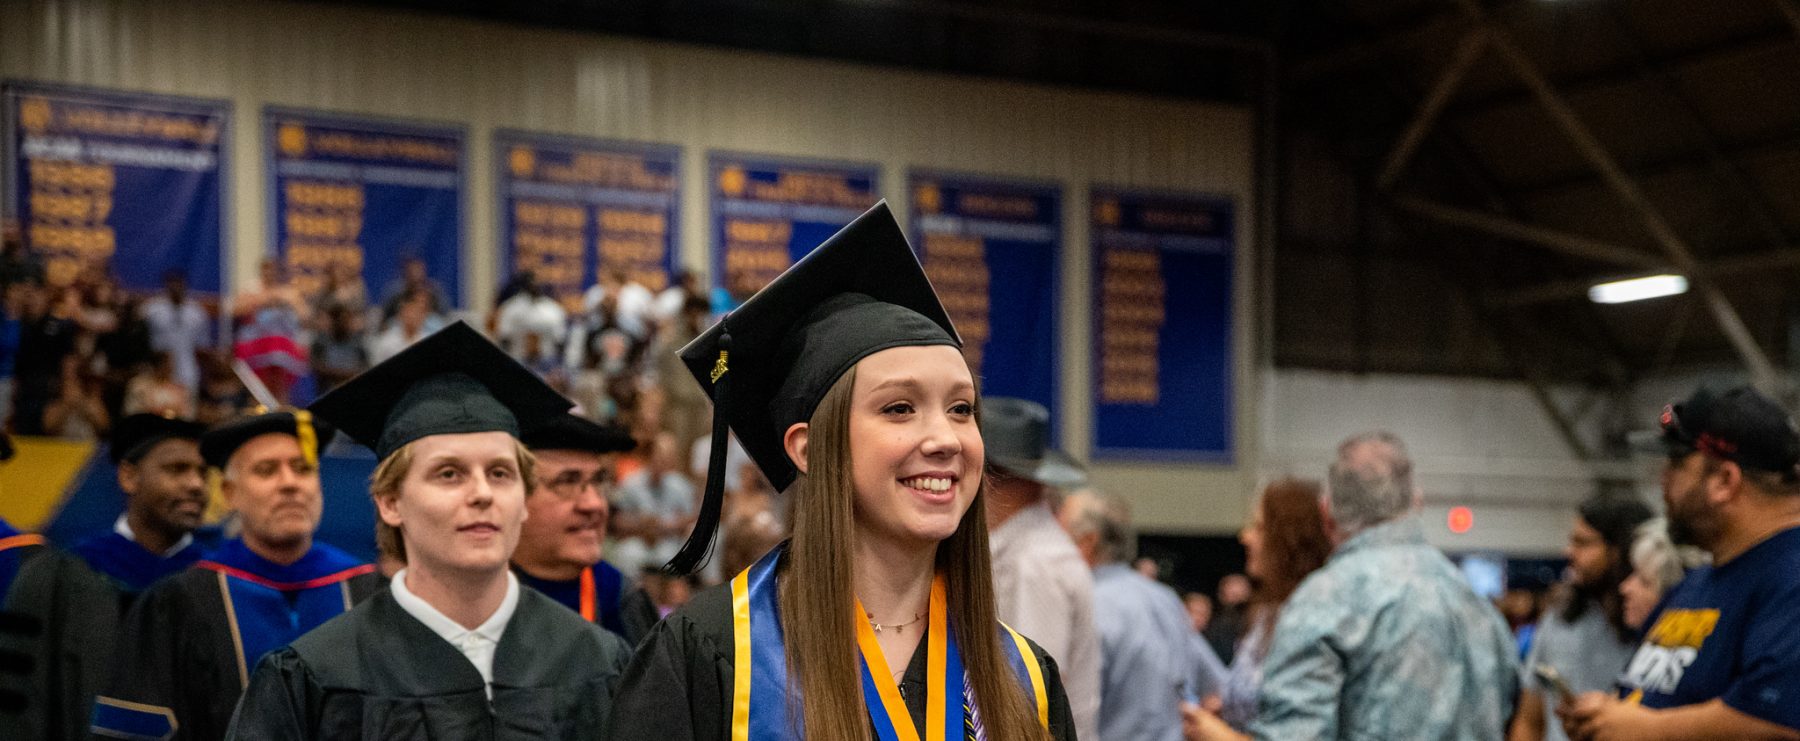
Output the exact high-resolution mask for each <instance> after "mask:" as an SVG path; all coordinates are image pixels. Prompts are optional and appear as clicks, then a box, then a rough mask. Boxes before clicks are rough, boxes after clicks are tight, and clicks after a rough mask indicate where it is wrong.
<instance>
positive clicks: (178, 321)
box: [141, 270, 211, 391]
mask: <svg viewBox="0 0 1800 741" xmlns="http://www.w3.org/2000/svg"><path fill="white" fill-rule="evenodd" d="M141 311H142V312H143V316H144V323H145V324H146V325H148V326H149V328H150V349H152V350H157V351H160V352H166V353H168V354H169V358H170V359H171V360H172V361H174V364H175V380H176V382H178V383H180V384H181V385H183V386H186V387H188V388H190V389H194V390H196V391H198V390H199V389H200V361H199V358H198V357H197V353H198V352H199V351H200V348H202V347H206V346H207V345H209V344H210V342H209V338H210V336H211V330H210V328H209V320H208V319H207V316H206V310H205V309H203V308H201V306H200V302H198V301H195V300H194V299H193V297H191V296H189V295H188V291H187V277H186V276H183V275H182V274H181V273H180V272H178V271H174V270H171V271H169V272H167V273H164V274H163V291H162V293H159V294H157V295H156V297H155V298H152V299H150V300H149V301H146V302H144V306H143V308H142V309H141Z"/></svg>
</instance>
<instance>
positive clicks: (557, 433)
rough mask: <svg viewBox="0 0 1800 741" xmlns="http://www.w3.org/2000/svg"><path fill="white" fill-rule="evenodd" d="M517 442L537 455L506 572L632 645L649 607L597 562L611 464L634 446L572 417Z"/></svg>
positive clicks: (622, 435)
mask: <svg viewBox="0 0 1800 741" xmlns="http://www.w3.org/2000/svg"><path fill="white" fill-rule="evenodd" d="M522 442H524V443H525V447H528V448H530V449H531V453H532V455H535V456H537V486H536V487H535V488H533V489H532V491H531V493H530V494H527V495H526V496H525V509H526V512H527V513H528V516H527V517H526V518H525V526H524V530H523V532H522V533H521V535H520V537H519V548H518V550H515V551H513V558H512V564H513V573H514V574H516V575H517V576H518V577H519V581H520V582H522V583H523V584H525V586H528V587H531V588H533V589H536V590H538V591H539V592H543V593H544V595H545V596H547V597H549V598H551V599H554V600H556V601H557V602H561V603H562V604H563V605H564V606H566V607H568V608H569V609H571V610H574V611H576V612H578V613H581V617H582V618H584V619H586V620H587V621H588V622H592V623H599V624H600V626H601V627H603V628H606V629H607V630H610V631H612V632H614V633H617V634H619V635H620V636H621V637H623V638H624V639H625V640H626V642H628V643H631V644H632V645H636V644H637V642H638V641H639V640H640V639H642V638H643V637H644V634H645V633H647V632H649V630H650V626H651V625H653V624H655V623H656V620H657V614H656V606H655V605H654V604H652V603H651V602H650V600H649V597H648V596H646V595H645V594H644V593H643V591H642V590H639V589H637V588H636V587H635V586H634V585H633V584H632V583H631V580H630V579H629V578H627V577H626V576H625V575H624V574H622V573H620V572H619V570H618V569H616V568H614V567H613V565H612V564H609V563H607V562H605V561H603V560H601V558H600V556H601V548H602V546H603V545H604V544H605V541H606V522H607V518H608V515H609V513H610V508H609V506H608V504H607V497H608V495H610V494H611V493H612V489H613V465H614V463H615V461H616V459H617V457H618V454H619V453H622V452H625V451H627V450H631V449H632V448H633V447H634V446H635V445H636V442H635V441H633V440H632V439H631V435H630V433H627V432H626V431H625V430H623V429H621V428H618V427H614V426H602V425H600V424H597V423H595V422H592V421H590V420H588V419H585V418H582V417H577V416H575V415H573V414H564V415H562V416H560V417H554V418H551V419H550V420H548V421H546V422H544V423H543V424H541V425H539V426H538V427H537V428H535V429H533V430H531V431H529V432H526V433H525V435H524V437H523V438H522Z"/></svg>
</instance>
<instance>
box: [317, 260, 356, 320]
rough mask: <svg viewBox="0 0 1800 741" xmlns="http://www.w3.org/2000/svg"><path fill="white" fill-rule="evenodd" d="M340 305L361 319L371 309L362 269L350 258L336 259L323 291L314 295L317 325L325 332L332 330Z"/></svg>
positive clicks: (326, 278) (324, 282)
mask: <svg viewBox="0 0 1800 741" xmlns="http://www.w3.org/2000/svg"><path fill="white" fill-rule="evenodd" d="M337 309H343V310H344V311H347V312H349V313H350V314H351V315H352V316H355V317H357V318H358V319H359V320H360V319H361V318H362V316H363V315H364V314H365V313H367V312H368V310H369V293H368V289H366V288H364V287H363V280H362V271H361V270H358V269H357V266H356V264H355V263H352V262H350V261H348V260H343V261H339V262H334V263H332V264H331V267H330V268H329V269H327V270H326V271H325V279H324V281H323V283H322V284H321V285H320V286H319V292H318V293H317V294H315V295H314V296H313V299H312V316H313V321H314V322H315V326H314V327H313V329H314V330H316V331H317V332H319V333H321V334H323V333H325V332H329V331H331V321H332V320H331V315H332V311H334V310H337ZM359 324H360V321H359Z"/></svg>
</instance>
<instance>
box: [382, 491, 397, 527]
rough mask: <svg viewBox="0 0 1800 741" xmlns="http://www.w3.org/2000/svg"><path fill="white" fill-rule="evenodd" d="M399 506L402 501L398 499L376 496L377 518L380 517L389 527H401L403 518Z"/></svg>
mask: <svg viewBox="0 0 1800 741" xmlns="http://www.w3.org/2000/svg"><path fill="white" fill-rule="evenodd" d="M399 504H400V500H399V498H398V497H393V496H387V495H376V496H375V516H376V517H380V518H381V521H382V522H384V523H387V526H388V527H400V523H401V521H402V520H403V518H402V517H400V507H399Z"/></svg>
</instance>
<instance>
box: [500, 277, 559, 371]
mask: <svg viewBox="0 0 1800 741" xmlns="http://www.w3.org/2000/svg"><path fill="white" fill-rule="evenodd" d="M496 312H497V314H498V317H497V318H496V319H495V322H494V340H495V342H497V343H498V344H499V345H500V347H502V348H505V349H506V352H507V353H508V354H510V355H512V356H513V357H514V358H517V359H519V360H520V362H525V364H526V366H527V367H533V366H534V365H536V364H539V363H536V362H535V361H539V360H541V359H542V358H560V357H561V356H562V344H563V340H565V339H567V335H568V326H569V313H568V312H567V311H564V310H563V307H562V304H561V303H559V302H558V301H557V300H556V299H555V298H553V297H551V296H550V294H549V292H548V291H547V290H546V289H545V287H544V286H543V285H541V284H539V283H537V282H536V281H532V282H529V283H527V284H526V285H525V288H524V290H522V291H519V292H518V293H516V294H513V296H512V298H509V299H507V300H506V301H505V302H504V303H502V304H500V306H499V308H498V309H496ZM532 337H535V338H536V345H537V352H536V353H535V355H537V356H539V357H533V358H531V360H532V361H534V362H526V358H527V355H528V353H527V352H526V350H527V347H526V345H527V340H528V338H532Z"/></svg>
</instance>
